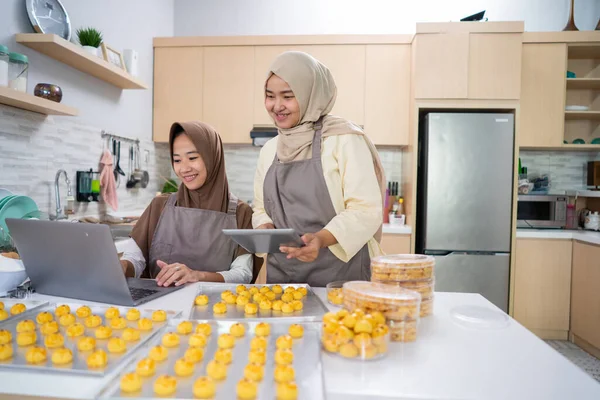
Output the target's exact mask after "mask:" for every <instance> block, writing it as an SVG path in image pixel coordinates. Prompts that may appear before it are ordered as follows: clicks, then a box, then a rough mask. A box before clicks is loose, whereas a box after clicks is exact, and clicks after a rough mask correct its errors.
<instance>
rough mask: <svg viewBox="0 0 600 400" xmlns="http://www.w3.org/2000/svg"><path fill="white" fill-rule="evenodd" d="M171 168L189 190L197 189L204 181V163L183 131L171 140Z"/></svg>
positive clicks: (205, 174)
mask: <svg viewBox="0 0 600 400" xmlns="http://www.w3.org/2000/svg"><path fill="white" fill-rule="evenodd" d="M173 169H174V170H175V174H177V176H178V177H179V179H181V181H182V182H183V184H184V185H185V186H186V187H187V188H188V189H189V190H197V189H199V188H201V187H202V185H204V182H206V176H207V171H206V165H205V164H204V160H202V157H200V153H198V149H196V146H195V145H194V142H192V140H191V139H190V137H189V136H188V135H186V134H185V133H182V134H180V135H179V136H177V137H176V138H175V140H174V141H173Z"/></svg>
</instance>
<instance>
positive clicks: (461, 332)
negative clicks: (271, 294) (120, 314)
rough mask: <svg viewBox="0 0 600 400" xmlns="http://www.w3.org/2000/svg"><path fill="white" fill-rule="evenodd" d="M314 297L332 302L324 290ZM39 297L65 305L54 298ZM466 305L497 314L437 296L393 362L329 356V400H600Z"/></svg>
mask: <svg viewBox="0 0 600 400" xmlns="http://www.w3.org/2000/svg"><path fill="white" fill-rule="evenodd" d="M198 285H200V284H194V285H190V286H188V287H186V288H184V289H182V290H179V291H177V292H174V293H172V294H170V295H168V296H164V297H161V298H159V299H156V300H154V301H151V302H149V303H147V304H145V305H143V307H144V308H150V309H153V308H154V309H159V308H161V309H170V310H181V311H183V313H184V316H186V315H187V314H188V313H189V311H190V304H191V303H192V300H193V298H194V296H195V294H196V292H197V286H198ZM315 291H316V293H317V295H319V297H321V298H322V299H324V298H325V289H322V288H317V289H315ZM36 297H38V298H43V299H50V300H53V301H63V300H62V299H60V298H54V297H49V296H41V295H36ZM86 303H88V304H90V302H86ZM466 304H468V305H478V306H482V307H486V308H493V309H495V310H497V308H496V307H495V306H494V305H492V304H491V303H490V302H489V301H487V300H485V299H484V298H483V297H482V296H480V295H478V294H463V293H436V299H435V311H434V315H432V316H430V317H428V318H425V319H423V320H422V321H421V324H420V326H419V337H418V340H417V341H416V342H415V343H409V344H401V343H392V345H391V346H390V353H389V354H388V355H387V357H386V358H384V359H381V360H377V361H371V362H364V363H363V362H359V361H350V360H343V359H340V358H337V357H334V356H331V355H329V354H323V370H324V374H325V386H326V391H327V398H328V399H329V400H331V399H333V400H337V399H340V400H341V399H344V400H347V399H356V400H358V399H361V400H364V399H381V400H383V399H388V400H389V399H392V398H393V399H498V400H500V399H501V400H505V399H511V400H518V399H527V400H529V399H545V400H546V399H557V400H558V399H561V400H562V399H577V400H584V399H596V400H597V399H599V398H600V384H599V383H598V382H596V381H595V380H594V379H592V378H591V377H590V376H589V375H587V374H586V373H585V372H584V371H583V370H581V369H579V368H578V367H577V366H575V365H574V364H572V363H571V362H570V361H568V360H567V359H566V358H564V357H563V356H562V355H560V354H559V353H558V352H556V351H555V350H554V349H552V348H551V347H550V346H548V345H547V344H546V343H544V342H543V341H542V340H540V339H538V338H537V337H536V336H535V335H533V334H532V333H530V332H529V331H528V330H526V329H525V328H524V327H522V326H521V325H520V324H518V323H517V322H516V321H514V320H512V319H511V320H510V324H509V326H508V327H507V328H505V329H501V330H491V331H485V330H471V329H466V328H463V327H461V326H459V325H456V324H455V323H454V322H452V320H451V318H450V310H451V309H452V308H453V307H455V306H458V305H466ZM328 307H329V308H330V309H332V310H334V309H337V308H335V307H332V306H329V305H328ZM111 378H112V376H111V375H109V376H106V377H104V378H92V377H80V376H76V377H74V376H68V375H65V374H47V373H24V372H9V371H7V370H2V369H0V392H2V393H9V394H17V395H32V396H50V397H67V398H73V399H85V398H93V396H94V395H95V394H97V393H98V392H99V390H100V389H101V388H102V387H103V386H104V385H105V384H106V383H107V382H108V381H109V380H110V379H111ZM33 382H35V384H32V383H33Z"/></svg>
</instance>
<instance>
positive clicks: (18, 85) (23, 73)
mask: <svg viewBox="0 0 600 400" xmlns="http://www.w3.org/2000/svg"><path fill="white" fill-rule="evenodd" d="M28 73H29V59H28V58H27V56H26V55H23V54H20V53H10V54H9V64H8V86H9V87H10V88H12V89H15V90H18V91H19V92H24V93H25V92H27V76H28Z"/></svg>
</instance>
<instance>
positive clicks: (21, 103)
mask: <svg viewBox="0 0 600 400" xmlns="http://www.w3.org/2000/svg"><path fill="white" fill-rule="evenodd" d="M0 104H6V105H8V106H12V107H16V108H21V109H23V110H29V111H33V112H36V113H40V114H45V115H66V116H71V117H74V116H76V115H78V114H79V111H78V110H77V109H76V108H73V107H69V106H65V105H64V104H60V103H56V102H54V101H50V100H46V99H42V98H41V97H36V96H33V95H30V94H27V93H23V92H19V91H17V90H14V89H10V88H6V87H0Z"/></svg>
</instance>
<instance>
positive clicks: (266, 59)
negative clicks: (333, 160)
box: [254, 45, 366, 125]
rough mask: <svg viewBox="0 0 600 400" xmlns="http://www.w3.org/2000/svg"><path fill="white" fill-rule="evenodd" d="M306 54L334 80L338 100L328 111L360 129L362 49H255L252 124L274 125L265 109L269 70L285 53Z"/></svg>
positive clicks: (348, 47) (363, 60)
mask: <svg viewBox="0 0 600 400" xmlns="http://www.w3.org/2000/svg"><path fill="white" fill-rule="evenodd" d="M289 50H297V51H304V52H306V53H309V54H310V55H312V56H313V57H315V58H316V59H318V60H319V61H321V62H322V63H323V64H325V65H326V66H327V67H328V68H329V70H330V71H331V73H332V74H333V77H334V79H335V83H336V85H337V90H338V91H337V99H336V101H335V106H334V107H333V110H332V111H331V113H332V114H334V115H339V116H340V117H343V118H347V119H349V120H351V121H353V122H355V123H357V124H359V125H364V123H365V57H366V56H365V46H363V45H318V46H317V45H315V46H256V47H255V56H256V57H255V63H254V70H255V72H254V74H255V78H254V79H255V82H254V108H255V111H254V124H255V125H273V121H272V120H271V118H270V117H269V115H268V114H267V112H266V110H265V105H264V103H265V102H264V99H265V94H264V84H265V78H266V77H267V72H268V70H269V66H270V65H271V63H272V62H273V60H274V59H275V57H277V56H278V55H279V54H281V53H283V52H284V51H289Z"/></svg>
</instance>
